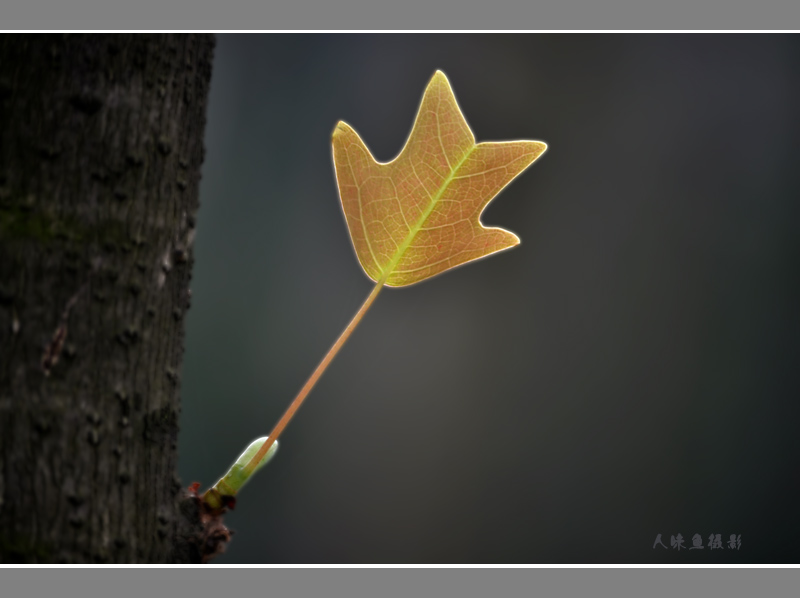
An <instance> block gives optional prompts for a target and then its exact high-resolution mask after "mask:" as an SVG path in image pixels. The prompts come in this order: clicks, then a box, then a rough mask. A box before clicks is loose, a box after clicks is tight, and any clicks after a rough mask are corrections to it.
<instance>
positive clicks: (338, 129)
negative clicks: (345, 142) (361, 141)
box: [331, 120, 351, 140]
mask: <svg viewBox="0 0 800 598" xmlns="http://www.w3.org/2000/svg"><path fill="white" fill-rule="evenodd" d="M350 130H351V127H350V125H348V124H347V123H346V122H344V121H343V120H340V121H339V122H338V123H336V126H335V127H334V128H333V132H332V133H331V140H333V139H336V136H337V135H343V134H345V133H348V132H349V131H350Z"/></svg>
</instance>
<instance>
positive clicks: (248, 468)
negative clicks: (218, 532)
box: [244, 276, 386, 476]
mask: <svg viewBox="0 0 800 598" xmlns="http://www.w3.org/2000/svg"><path fill="white" fill-rule="evenodd" d="M385 282H386V277H385V276H384V277H383V278H381V279H380V280H379V281H378V283H377V284H376V285H375V288H374V289H372V292H371V293H370V294H369V297H367V300H366V301H364V304H363V305H362V306H361V308H360V309H359V310H358V312H357V313H356V315H355V316H353V319H352V320H350V323H349V324H348V325H347V328H345V329H344V332H342V334H341V336H339V338H338V339H336V342H335V343H333V346H332V347H331V348H330V349H329V350H328V353H327V354H326V355H325V357H324V358H323V359H322V361H320V363H319V365H318V366H317V369H316V370H314V373H313V374H311V377H310V378H309V379H308V381H307V382H306V383H305V385H303V388H301V389H300V392H299V393H297V396H296V397H295V398H294V401H292V403H291V405H289V408H288V409H287V410H286V412H285V413H284V414H283V416H282V417H281V419H280V420H278V423H277V424H275V427H274V428H273V429H272V432H270V433H269V440H267V441H266V442H265V443H264V444H263V445H262V446H261V448H260V449H259V450H258V452H257V453H256V454H255V455H254V456H253V458H252V459H251V460H250V462H249V463H248V464H247V465H245V468H244V471H245V475H247V476H249V475H251V474H252V473H253V471H254V470H255V468H256V466H257V465H258V463H259V461H261V459H263V458H264V455H266V454H267V451H268V450H269V447H271V446H272V445H273V443H274V442H275V441H276V440H277V439H278V437H279V436H280V435H281V433H282V432H283V430H284V428H286V426H287V425H289V422H290V421H291V420H292V417H294V414H295V412H296V411H297V410H298V409H300V405H302V404H303V401H305V400H306V397H307V396H308V393H309V392H311V389H312V388H314V385H315V384H316V383H317V380H319V379H320V377H321V376H322V374H323V373H324V372H325V369H326V368H327V367H328V365H330V363H331V361H333V358H334V357H336V354H337V353H338V352H339V349H341V348H342V345H344V343H345V341H347V339H348V338H350V335H351V334H352V333H353V330H355V329H356V326H358V324H359V322H361V319H362V318H363V317H364V314H365V313H367V310H368V309H369V308H370V306H371V305H372V304H373V302H374V301H375V299H376V298H377V297H378V293H380V292H381V289H382V288H383V285H384V283H385Z"/></svg>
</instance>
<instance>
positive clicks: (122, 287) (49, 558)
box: [0, 35, 214, 563]
mask: <svg viewBox="0 0 800 598" xmlns="http://www.w3.org/2000/svg"><path fill="white" fill-rule="evenodd" d="M213 44H214V40H213V37H212V36H208V35H34V36H29V35H3V36H0V562H94V563H98V562H100V563H104V562H151V563H156V562H176V561H192V560H198V559H199V558H200V552H201V550H200V549H199V548H198V546H197V545H196V544H193V541H194V540H193V539H192V538H191V537H187V536H186V533H187V532H188V531H190V529H189V528H190V527H191V526H192V525H197V512H196V510H194V508H193V506H192V505H193V504H194V503H187V502H185V501H184V502H183V504H181V497H182V493H181V484H180V481H179V480H178V478H177V476H176V463H177V451H176V438H177V433H178V414H179V389H180V367H181V359H182V353H183V336H184V326H183V321H184V313H185V312H186V310H187V309H188V307H189V300H190V291H189V278H190V273H191V265H192V250H191V245H192V238H193V235H194V227H195V214H196V212H197V208H198V185H199V179H200V165H201V163H202V161H203V144H202V135H203V130H204V124H205V113H206V102H207V97H208V87H209V81H210V76H211V58H212V52H213Z"/></svg>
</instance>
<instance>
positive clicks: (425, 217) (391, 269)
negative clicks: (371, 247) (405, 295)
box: [378, 144, 477, 286]
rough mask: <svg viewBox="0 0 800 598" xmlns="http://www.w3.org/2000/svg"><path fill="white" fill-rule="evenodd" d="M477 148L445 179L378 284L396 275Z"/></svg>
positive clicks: (468, 152) (384, 282)
mask: <svg viewBox="0 0 800 598" xmlns="http://www.w3.org/2000/svg"><path fill="white" fill-rule="evenodd" d="M476 147H477V145H475V144H473V145H472V147H471V148H469V150H468V151H467V153H465V154H464V157H463V158H461V160H459V161H458V164H456V165H455V168H453V169H452V170H451V171H450V174H448V175H447V177H446V178H445V179H444V182H443V183H442V184H441V186H440V187H439V189H438V190H437V191H436V193H434V194H433V196H432V197H431V202H430V204H428V207H427V208H425V211H424V212H423V213H422V216H420V218H419V220H418V221H417V223H416V224H415V225H414V226H413V227H412V228H411V230H410V231H409V232H408V235H407V236H406V238H405V239H404V240H403V242H402V243H401V244H400V246H399V247H398V248H397V251H395V252H394V255H393V256H392V259H391V260H390V261H389V265H388V266H387V267H386V269H385V270H383V271H382V274H381V278H380V280H378V283H379V284H380V285H381V286H383V285H384V284H386V281H387V280H388V279H389V276H391V275H392V273H394V269H395V268H396V267H397V264H398V263H399V262H400V260H401V259H402V258H403V255H404V254H405V252H406V250H407V249H408V248H409V247H410V246H411V243H413V242H414V237H416V236H417V233H418V232H419V231H420V230H422V227H423V225H424V224H425V222H426V221H427V220H428V218H429V217H430V215H431V213H433V209H434V208H435V207H436V205H437V204H438V203H439V200H440V199H442V195H444V192H445V190H446V189H447V187H448V185H450V183H452V182H453V180H454V179H455V175H456V173H457V172H458V171H459V169H460V168H461V167H462V166H463V165H464V162H466V161H467V158H469V157H470V155H472V152H473V151H475V148H476ZM420 182H422V181H420ZM401 209H402V208H401Z"/></svg>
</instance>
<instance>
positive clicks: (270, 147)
mask: <svg viewBox="0 0 800 598" xmlns="http://www.w3.org/2000/svg"><path fill="white" fill-rule="evenodd" d="M436 69H442V70H444V72H445V73H446V74H447V75H448V77H449V79H450V82H451V84H452V86H453V89H454V91H455V93H456V97H457V98H458V100H459V103H460V105H461V108H462V110H463V112H464V114H465V116H466V119H467V121H468V122H469V123H470V125H471V127H472V129H473V131H474V133H475V136H476V138H477V139H478V141H485V140H509V139H520V138H522V139H538V140H542V141H546V142H547V143H548V144H549V150H548V152H547V153H546V154H545V155H544V157H542V158H541V159H540V160H539V161H538V162H536V163H535V164H534V165H533V166H532V167H531V168H530V169H529V170H527V171H526V172H525V173H524V174H523V175H522V176H521V177H519V178H518V179H517V180H515V181H514V182H513V183H512V184H511V185H510V186H509V187H508V188H507V189H506V190H505V191H504V192H503V193H501V195H500V196H499V197H498V198H497V199H496V200H495V201H494V202H493V203H492V204H491V205H490V207H489V208H488V209H487V211H486V212H485V213H484V217H483V220H484V222H485V223H486V224H489V225H497V226H502V227H504V228H508V229H510V230H512V231H514V232H515V233H517V234H518V235H519V236H520V237H521V238H522V244H521V246H519V247H517V248H514V249H512V250H510V251H507V252H503V253H500V254H497V255H494V256H491V257H489V258H487V259H485V260H480V261H478V262H474V263H471V264H468V265H466V266H464V267H461V268H457V269H455V270H452V271H450V272H447V273H445V274H443V275H441V276H439V277H436V278H434V279H432V280H430V281H426V282H423V283H421V284H418V285H415V286H411V287H408V288H405V289H399V290H398V289H389V290H386V291H384V292H383V293H382V294H381V296H380V297H379V299H378V301H377V302H376V304H375V306H374V307H373V308H372V310H371V311H370V312H369V313H368V314H367V316H366V318H365V320H364V321H363V322H362V324H361V326H360V327H359V329H358V330H357V331H356V333H355V334H354V336H353V337H352V339H351V340H350V341H349V343H348V344H347V345H346V346H345V348H344V350H343V351H342V353H341V354H340V355H339V356H338V357H337V359H336V360H335V361H334V362H333V364H332V366H331V367H330V368H329V370H328V371H327V373H326V374H325V376H324V377H323V379H322V380H321V382H320V383H319V384H318V386H317V387H316V388H315V389H314V391H313V392H312V394H311V396H310V397H309V399H308V401H307V403H306V404H305V406H304V407H303V408H302V409H301V411H300V412H299V414H298V416H297V417H296V418H295V420H294V421H293V423H292V424H291V425H290V426H289V428H288V429H287V431H286V432H285V434H284V436H283V437H282V438H281V449H280V451H279V453H278V455H277V457H276V458H275V460H274V461H273V462H272V463H270V465H269V466H268V467H267V468H265V469H264V470H263V472H261V473H260V474H259V475H257V476H256V477H255V478H254V479H253V481H251V482H250V484H249V485H248V486H247V487H246V488H245V490H244V491H243V493H242V494H241V495H240V500H239V504H238V505H237V508H236V510H235V511H234V512H233V513H231V514H230V515H229V516H228V518H227V521H228V524H229V525H230V526H231V527H233V528H234V529H236V530H237V532H238V533H237V534H236V536H235V537H234V541H233V543H232V545H231V546H230V548H229V550H228V552H227V554H225V555H224V556H223V557H222V558H220V559H219V560H218V561H217V562H219V563H236V562H241V563H244V562H258V563H562V562H568V563H570V562H571V563H615V562H630V563H679V564H692V563H760V562H778V563H791V562H797V561H798V560H799V559H798V557H800V542H798V533H800V515H798V491H799V490H800V466H798V463H799V461H798V457H799V456H800V450H799V447H798V444H799V443H798V420H799V418H798V416H800V407H799V406H798V397H800V368H798V365H799V364H800V309H799V308H800V276H798V265H799V264H800V235H798V231H799V230H800V226H799V223H798V217H800V203H798V194H799V192H800V176H798V164H800V136H799V135H798V134H799V133H800V116H798V106H800V77H798V73H800V38H798V37H797V36H792V35H788V36H787V35H730V34H729V35H697V34H691V35H630V34H627V35H602V34H600V35H598V34H592V35H541V34H530V35H485V34H446V35H422V34H413V35H412V34H406V35H231V36H228V35H222V36H220V37H219V40H218V46H217V54H216V59H215V64H214V73H213V80H212V89H211V101H210V112H209V115H208V116H209V119H208V128H207V133H206V148H207V158H206V162H205V166H204V178H203V186H202V189H201V202H202V208H201V210H200V214H199V225H198V235H197V239H196V245H195V248H196V251H195V256H196V263H195V266H194V268H195V269H194V278H193V285H192V289H193V306H192V310H191V312H190V317H189V321H188V339H187V353H186V361H185V364H184V370H183V392H182V394H183V415H182V420H181V437H180V450H181V459H182V461H181V476H182V478H183V480H184V482H185V483H186V484H188V483H189V482H191V481H195V480H197V481H200V482H202V483H203V485H204V486H206V485H209V484H212V483H214V482H215V481H216V480H217V478H218V477H219V476H220V475H222V474H223V473H224V471H225V469H226V468H227V467H228V466H229V465H230V463H231V462H232V461H233V460H234V459H235V457H236V456H237V455H238V454H239V452H240V451H241V450H243V449H244V447H245V446H246V445H247V444H248V443H249V442H250V441H251V440H252V439H253V438H255V437H257V436H261V435H265V434H267V433H268V432H269V430H270V429H271V427H272V425H273V424H274V423H275V422H276V420H277V419H278V417H279V416H280V415H281V414H282V413H283V411H284V409H285V408H286V407H287V405H288V404H289V402H290V401H291V399H292V398H293V397H294V395H295V394H296V392H297V391H298V389H299V388H300V386H301V385H302V384H303V382H304V381H305V380H306V378H307V377H308V376H309V375H310V373H311V372H312V370H313V368H314V367H315V366H316V364H317V362H318V361H319V360H320V359H321V358H322V356H323V355H324V354H325V352H326V351H327V349H328V347H329V346H330V345H331V344H332V343H333V341H334V340H335V339H336V337H337V336H338V334H339V333H340V332H341V330H342V329H343V328H344V326H345V325H346V324H347V322H348V321H349V320H350V318H351V317H352V316H353V314H354V313H355V312H356V310H357V309H358V307H359V305H360V304H361V302H362V301H363V299H364V298H365V297H366V296H367V294H368V293H369V291H370V289H371V284H370V281H369V280H368V279H367V277H366V276H365V275H364V274H363V273H362V271H361V268H360V266H359V264H358V261H357V259H356V257H355V255H354V252H353V250H352V248H351V244H350V240H349V236H348V232H347V229H346V227H345V224H344V218H343V216H342V213H341V211H340V207H339V200H338V194H337V188H336V182H335V179H334V174H333V167H332V163H331V155H330V154H331V150H330V133H331V132H332V130H333V127H334V125H335V124H336V122H337V121H338V120H339V119H342V120H346V121H347V122H348V123H350V124H351V125H352V126H353V127H354V128H355V129H356V130H357V131H358V132H359V134H360V135H361V136H362V138H363V139H364V140H365V142H366V143H367V145H368V146H369V147H370V149H371V150H372V151H373V153H374V155H375V156H376V158H378V159H379V160H382V161H386V160H389V159H391V158H393V157H394V156H395V155H396V154H397V153H398V152H399V151H400V149H401V147H402V146H403V144H404V142H405V140H406V136H407V135H408V132H409V130H410V128H411V125H412V122H413V119H414V116H415V114H416V109H417V106H418V102H419V100H420V98H421V95H422V91H423V89H424V87H425V85H426V83H427V82H428V80H429V78H430V77H431V75H432V74H433V72H434V71H435V70H436ZM679 533H680V534H681V535H682V536H683V538H684V543H685V546H686V548H689V547H691V546H692V536H693V535H694V534H696V533H698V534H700V535H701V536H702V544H703V546H706V548H704V549H703V550H691V551H690V550H680V551H676V550H674V549H672V548H669V547H670V536H672V535H675V536H677V534H679ZM657 534H662V542H663V543H664V545H665V546H667V547H668V548H667V549H664V548H662V547H661V546H657V547H656V548H655V549H654V548H653V545H654V542H655V541H656V536H657ZM711 534H721V537H722V541H723V546H724V549H722V550H713V551H712V550H710V549H709V548H708V546H707V545H708V536H709V535H711ZM730 534H737V535H741V549H740V550H738V551H737V550H730V548H729V546H728V545H727V540H728V538H729V536H730Z"/></svg>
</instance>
